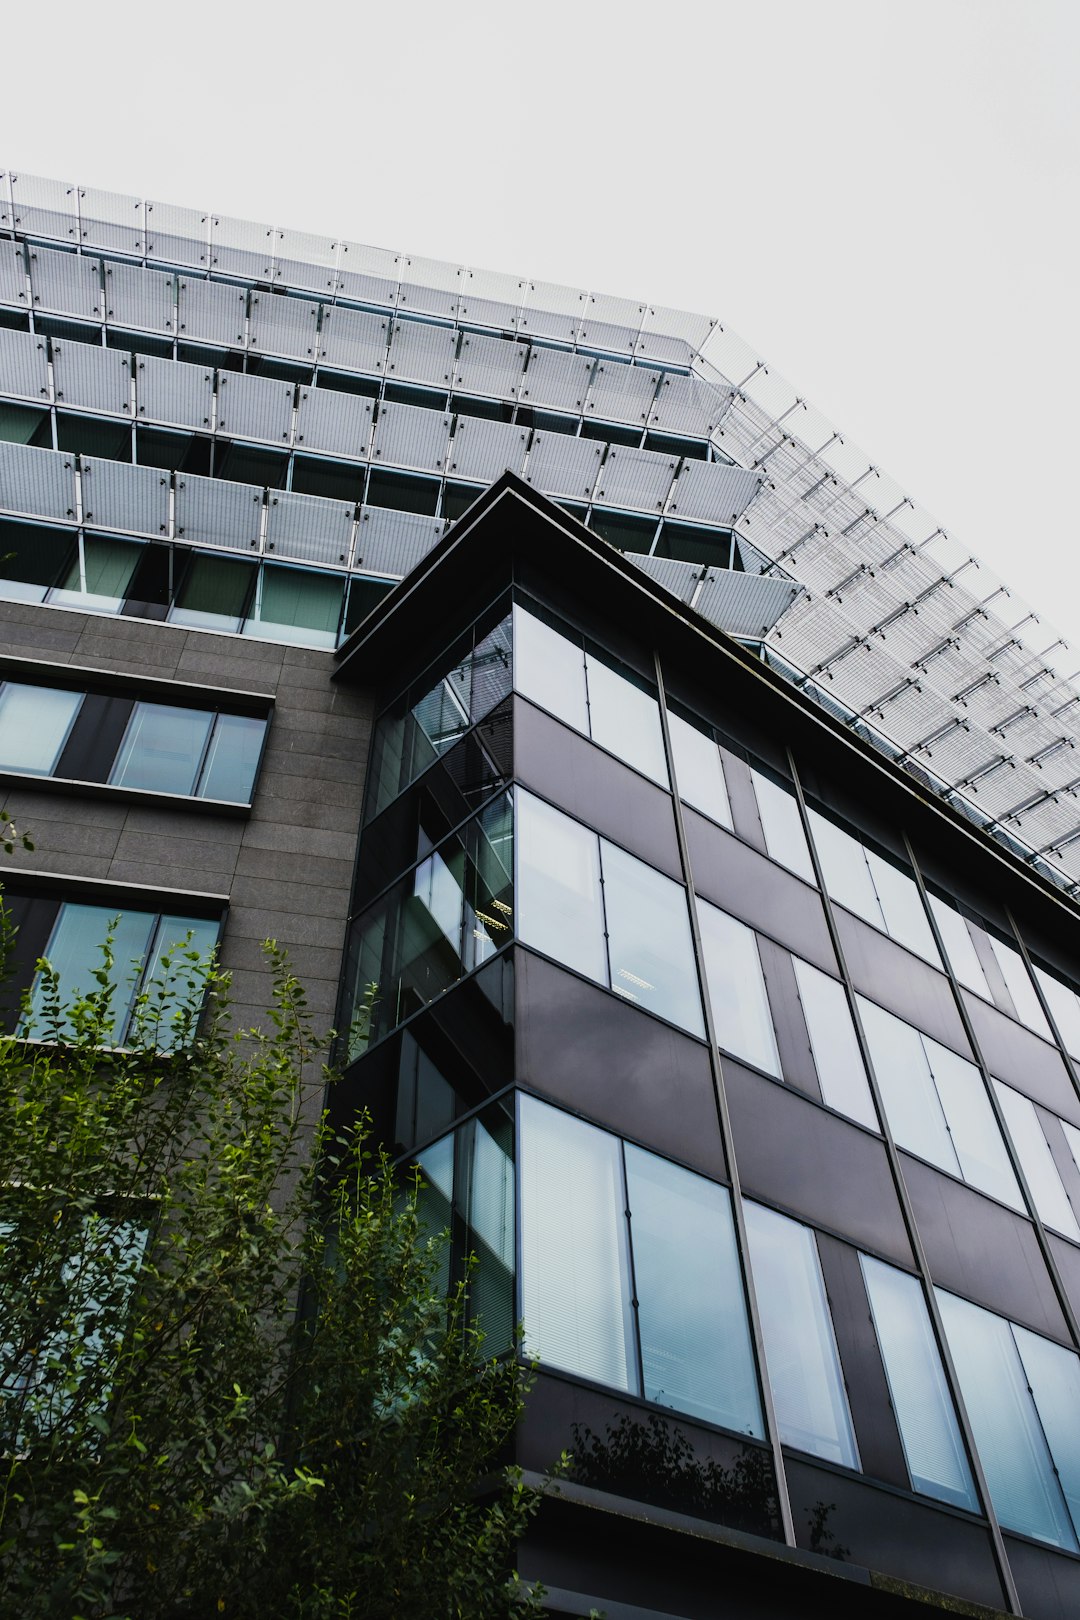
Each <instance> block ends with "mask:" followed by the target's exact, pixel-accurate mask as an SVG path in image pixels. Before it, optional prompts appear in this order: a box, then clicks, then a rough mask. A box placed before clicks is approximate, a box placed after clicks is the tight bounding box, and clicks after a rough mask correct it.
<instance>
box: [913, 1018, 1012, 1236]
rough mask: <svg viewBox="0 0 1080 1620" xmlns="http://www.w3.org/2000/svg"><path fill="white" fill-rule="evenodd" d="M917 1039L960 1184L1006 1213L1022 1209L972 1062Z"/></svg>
mask: <svg viewBox="0 0 1080 1620" xmlns="http://www.w3.org/2000/svg"><path fill="white" fill-rule="evenodd" d="M922 1039H923V1044H924V1046H925V1047H926V1055H927V1057H928V1059H929V1062H930V1069H931V1072H932V1074H933V1076H934V1083H935V1084H936V1086H937V1090H938V1096H939V1097H940V1098H941V1106H942V1108H943V1109H944V1110H945V1119H946V1122H947V1124H948V1127H949V1131H950V1133H951V1135H952V1142H953V1147H954V1148H955V1149H956V1156H957V1158H958V1159H959V1160H960V1171H961V1174H962V1175H963V1178H964V1180H965V1181H967V1182H970V1184H971V1186H973V1187H980V1188H981V1189H982V1191H983V1192H986V1193H989V1194H990V1196H991V1197H992V1198H1000V1199H1001V1202H1002V1203H1003V1204H1008V1205H1009V1206H1010V1208H1012V1209H1019V1210H1022V1209H1023V1208H1024V1201H1023V1199H1022V1198H1021V1196H1020V1187H1019V1185H1018V1183H1017V1180H1016V1177H1015V1175H1014V1174H1013V1169H1012V1165H1011V1164H1010V1163H1009V1155H1008V1153H1007V1152H1006V1149H1005V1143H1004V1142H1003V1141H1002V1139H1001V1131H1000V1130H999V1129H998V1122H997V1120H996V1119H995V1118H994V1110H993V1109H992V1108H991V1106H990V1099H989V1097H988V1096H987V1095H986V1087H985V1086H984V1084H983V1078H982V1075H981V1074H980V1073H979V1071H978V1069H977V1068H976V1067H975V1065H974V1063H969V1062H968V1061H967V1059H966V1058H962V1057H960V1056H959V1055H958V1054H957V1053H956V1052H950V1051H949V1049H948V1047H947V1046H941V1045H939V1043H938V1042H937V1041H932V1040H931V1039H930V1037H929V1036H928V1035H924V1036H923V1037H922Z"/></svg>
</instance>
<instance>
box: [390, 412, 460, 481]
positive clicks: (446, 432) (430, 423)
mask: <svg viewBox="0 0 1080 1620" xmlns="http://www.w3.org/2000/svg"><path fill="white" fill-rule="evenodd" d="M449 437H450V418H449V416H447V415H446V414H445V413H444V412H443V411H425V410H424V409H423V408H422V407H421V406H419V405H386V404H384V405H381V406H380V407H379V420H378V421H377V422H376V424H375V443H374V446H373V448H372V452H371V460H372V465H375V464H376V463H378V464H379V465H381V466H383V467H406V468H409V469H412V470H415V471H417V472H442V470H443V467H444V465H445V462H446V445H447V440H448V439H449Z"/></svg>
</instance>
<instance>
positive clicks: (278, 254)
mask: <svg viewBox="0 0 1080 1620" xmlns="http://www.w3.org/2000/svg"><path fill="white" fill-rule="evenodd" d="M336 266H337V245H336V243H334V242H333V241H332V239H331V238H330V237H328V236H315V235H314V234H312V233H310V232H308V231H292V230H287V229H286V230H281V229H280V228H279V229H278V231H277V236H276V241H275V244H274V280H275V282H277V283H278V285H279V286H283V287H301V288H303V289H304V290H306V291H308V292H317V293H332V292H333V290H334V285H335V282H336V280H337V276H336Z"/></svg>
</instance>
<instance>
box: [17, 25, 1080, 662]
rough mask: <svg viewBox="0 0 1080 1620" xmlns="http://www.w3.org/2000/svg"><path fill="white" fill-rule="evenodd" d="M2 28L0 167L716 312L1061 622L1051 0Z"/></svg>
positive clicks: (1067, 381)
mask: <svg viewBox="0 0 1080 1620" xmlns="http://www.w3.org/2000/svg"><path fill="white" fill-rule="evenodd" d="M4 32H5V46H6V52H5V54H6V66H5V70H4V74H3V89H2V92H0V130H2V136H3V139H2V141H0V164H10V166H11V167H12V168H14V169H15V170H16V171H18V169H19V168H20V167H21V168H22V169H23V170H25V171H26V172H28V173H37V174H43V175H55V176H59V177H62V178H65V179H70V180H77V181H79V182H81V183H83V184H89V185H94V186H99V187H102V188H105V189H110V190H117V191H128V192H133V193H136V194H138V195H143V196H149V197H153V198H157V199H158V200H160V201H165V202H176V203H190V204H194V205H196V206H199V207H202V208H206V209H211V208H212V209H215V210H216V211H218V212H227V213H231V214H234V215H238V216H240V217H243V218H253V219H262V220H266V221H267V222H268V223H274V224H281V225H292V226H296V227H300V228H304V229H310V230H315V231H321V232H323V233H326V234H329V235H331V236H332V235H339V236H347V237H349V238H351V239H355V240H360V241H366V242H371V243H374V244H377V245H380V246H388V247H395V248H402V249H405V250H407V251H410V252H413V253H422V254H429V255H431V256H433V257H436V258H444V259H455V260H458V261H460V262H462V263H466V264H471V265H474V266H480V267H484V268H492V269H504V270H513V271H517V272H520V273H522V274H525V275H529V276H531V277H533V278H543V279H545V280H553V281H565V282H569V283H572V284H574V285H576V286H578V287H588V288H590V289H591V290H594V291H604V292H613V293H620V294H629V295H632V296H635V297H641V298H644V299H648V300H650V301H652V302H654V303H655V302H659V303H664V304H670V305H675V306H677V307H684V308H688V309H693V310H702V311H704V312H706V313H708V314H711V315H716V316H718V317H719V319H720V320H721V321H722V322H723V323H724V324H725V325H727V326H730V327H732V328H734V329H735V330H736V331H738V332H739V333H740V334H741V335H742V336H743V337H744V338H745V339H746V340H747V341H748V342H749V343H750V344H751V345H752V347H754V349H755V350H756V351H757V352H758V353H759V354H760V356H761V358H763V359H765V360H767V361H769V363H770V365H772V366H774V367H775V368H776V369H777V370H778V371H780V372H782V373H783V374H784V375H785V376H786V377H787V378H788V379H789V380H790V381H791V382H792V384H794V386H795V387H796V388H797V390H798V391H799V393H800V394H803V395H805V397H806V398H808V399H809V400H810V401H812V402H813V404H814V405H816V406H817V407H818V409H819V410H821V411H822V412H824V413H825V415H826V416H828V417H829V418H830V419H831V420H832V421H833V422H834V423H835V424H836V425H837V426H838V427H839V428H840V429H841V430H842V431H843V432H844V434H845V436H846V437H847V438H848V439H849V440H852V441H855V442H857V443H858V444H859V445H861V446H862V447H863V448H864V449H865V450H866V452H867V454H868V456H869V458H870V459H871V460H873V461H874V462H875V463H876V464H877V465H879V466H881V467H882V468H883V469H885V470H886V471H888V472H889V473H891V474H892V476H893V477H894V478H895V479H897V480H898V481H899V483H900V484H901V486H902V487H903V488H904V490H905V491H906V492H907V493H908V494H910V495H911V496H913V497H914V498H915V500H917V501H918V502H919V503H920V504H921V505H923V506H925V507H926V508H927V509H928V510H929V511H930V512H932V513H933V515H934V518H935V519H936V520H937V521H938V522H940V523H941V524H942V525H943V526H944V527H945V528H946V529H948V530H949V531H950V533H952V534H953V535H955V536H956V538H957V539H959V540H960V541H962V542H963V544H964V545H965V546H967V547H970V549H971V550H973V551H975V552H976V553H978V554H979V555H980V556H981V557H983V558H984V559H985V561H986V562H988V563H989V564H990V565H991V567H993V568H995V569H996V570H997V571H998V572H999V573H1000V574H1001V575H1002V577H1003V578H1004V579H1005V580H1006V582H1007V583H1008V584H1010V585H1011V586H1013V587H1014V588H1015V589H1016V590H1018V591H1019V592H1020V593H1021V594H1022V595H1024V596H1026V597H1027V598H1028V600H1029V601H1030V603H1031V604H1032V606H1034V607H1035V608H1036V609H1037V610H1039V611H1040V612H1041V613H1042V614H1044V615H1045V616H1046V617H1047V619H1049V620H1051V621H1053V622H1055V623H1056V624H1057V625H1059V626H1060V627H1061V628H1062V629H1063V630H1065V631H1066V633H1067V634H1068V635H1069V637H1070V639H1071V640H1072V641H1073V643H1074V645H1075V646H1076V647H1077V648H1080V558H1078V543H1080V523H1078V519H1077V515H1076V508H1075V504H1074V496H1073V487H1072V486H1073V481H1074V477H1075V472H1074V468H1075V459H1076V454H1077V444H1078V440H1080V434H1078V430H1080V407H1078V403H1077V396H1078V387H1080V289H1078V285H1077V283H1078V259H1080V254H1078V247H1080V224H1078V219H1080V211H1078V203H1080V197H1078V175H1080V89H1078V87H1080V75H1078V66H1080V3H1078V0H1024V3H1023V4H1018V3H1016V0H1008V3H1005V0H802V3H799V0H770V3H768V4H764V3H758V0H713V3H712V4H700V5H699V4H691V3H689V0H662V3H657V4H650V5H648V6H645V5H637V6H632V5H627V4H622V5H616V4H614V3H611V0H605V3H596V0H573V3H568V0H543V3H541V4H539V5H529V6H526V5H522V4H517V5H515V4H512V3H511V4H506V3H503V4H496V3H493V0H472V3H470V0H458V3H457V4H455V5H452V6H451V5H438V4H431V3H429V0H413V3H412V4H411V5H393V4H382V5H375V4H372V3H371V0H368V4H366V5H359V6H348V7H346V6H342V5H333V4H330V5H327V4H323V5H311V4H308V5H302V6H289V7H285V6H280V5H279V6H263V7H255V6H250V5H243V6H241V5H238V4H235V3H234V0H221V3H219V4H214V5H209V4H205V3H202V0H196V3H193V4H187V5H182V6H179V7H174V6H164V5H149V4H145V3H141V4H130V3H128V0H114V3H112V4H110V5H109V6H107V7H106V8H105V9H104V11H100V10H95V9H94V8H88V7H87V6H86V5H85V4H79V5H78V6H76V5H73V4H69V3H67V0H63V3H60V4H57V3H54V4H53V5H52V6H50V7H49V8H48V9H47V11H45V12H43V11H41V10H40V9H39V10H37V11H34V10H33V9H32V8H25V7H23V8H17V9H15V10H12V11H11V12H10V13H9V15H8V16H6V17H5V23H4ZM1077 664H1080V656H1078V658H1077Z"/></svg>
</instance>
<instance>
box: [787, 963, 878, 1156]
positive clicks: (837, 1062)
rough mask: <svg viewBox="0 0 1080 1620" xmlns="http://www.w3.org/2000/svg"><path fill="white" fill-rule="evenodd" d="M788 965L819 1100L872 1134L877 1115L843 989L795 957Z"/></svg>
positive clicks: (834, 981) (827, 976) (840, 985)
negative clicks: (809, 1052) (802, 1020)
mask: <svg viewBox="0 0 1080 1620" xmlns="http://www.w3.org/2000/svg"><path fill="white" fill-rule="evenodd" d="M792 966H793V967H794V969H795V980H796V983H797V984H798V986H799V1000H800V1001H801V1002H802V1009H803V1015H804V1017H805V1018H806V1028H807V1032H808V1034H809V1036H810V1050H811V1051H812V1053H813V1055H814V1067H815V1068H816V1069H817V1076H818V1081H819V1083H820V1085H821V1095H822V1097H823V1098H824V1100H825V1101H826V1102H827V1103H828V1105H829V1107H830V1108H836V1109H838V1110H839V1112H840V1113H841V1114H846V1115H847V1116H848V1118H849V1119H857V1120H858V1121H859V1123H860V1125H868V1126H869V1127H870V1129H871V1130H872V1131H876V1130H877V1129H878V1121H877V1113H876V1111H875V1109H874V1100H873V1097H872V1096H871V1095H870V1086H869V1083H868V1081H867V1078H866V1070H865V1068H864V1067H863V1060H862V1054H861V1053H860V1051H859V1042H858V1039H857V1038H856V1035H855V1025H854V1023H853V1021H852V1017H851V1009H850V1007H849V1006H848V1001H847V996H846V995H845V994H844V987H843V985H842V984H838V983H837V982H836V980H835V979H830V978H829V975H828V974H827V973H821V972H819V971H818V969H817V968H816V967H811V965H810V963H809V962H802V961H800V960H799V958H798V957H797V956H795V957H792Z"/></svg>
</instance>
